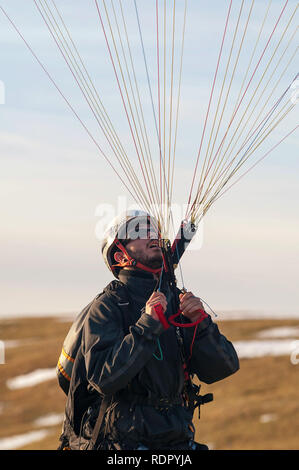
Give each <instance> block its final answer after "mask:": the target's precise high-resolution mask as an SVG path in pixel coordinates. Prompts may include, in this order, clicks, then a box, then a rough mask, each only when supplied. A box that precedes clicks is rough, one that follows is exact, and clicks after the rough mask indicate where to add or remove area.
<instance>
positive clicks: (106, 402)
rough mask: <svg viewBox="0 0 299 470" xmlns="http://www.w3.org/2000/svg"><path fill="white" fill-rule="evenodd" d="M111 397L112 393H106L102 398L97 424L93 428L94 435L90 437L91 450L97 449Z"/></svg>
mask: <svg viewBox="0 0 299 470" xmlns="http://www.w3.org/2000/svg"><path fill="white" fill-rule="evenodd" d="M111 398H112V396H111V395H105V396H104V398H103V400H102V403H101V406H100V411H99V414H98V417H97V420H96V424H95V426H94V428H93V432H92V436H91V439H90V450H96V444H97V440H98V437H99V434H100V431H101V427H102V422H103V419H104V416H105V413H106V410H107V408H108V405H109V402H110V400H111Z"/></svg>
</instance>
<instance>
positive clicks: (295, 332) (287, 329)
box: [257, 326, 299, 338]
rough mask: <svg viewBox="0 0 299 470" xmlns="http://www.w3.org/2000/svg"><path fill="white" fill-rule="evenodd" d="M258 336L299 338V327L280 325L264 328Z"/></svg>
mask: <svg viewBox="0 0 299 470" xmlns="http://www.w3.org/2000/svg"><path fill="white" fill-rule="evenodd" d="M257 337H258V338H299V327H296V326H280V327H277V328H269V329H267V330H262V331H260V332H259V333H258V334H257Z"/></svg>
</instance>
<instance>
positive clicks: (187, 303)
mask: <svg viewBox="0 0 299 470" xmlns="http://www.w3.org/2000/svg"><path fill="white" fill-rule="evenodd" d="M180 301H181V303H180V309H181V310H182V313H183V315H185V317H187V318H188V319H189V320H190V321H191V322H192V323H193V322H196V321H197V320H199V318H200V317H201V316H202V311H204V307H203V305H202V302H201V300H200V298H199V297H195V295H193V293H192V292H186V294H180Z"/></svg>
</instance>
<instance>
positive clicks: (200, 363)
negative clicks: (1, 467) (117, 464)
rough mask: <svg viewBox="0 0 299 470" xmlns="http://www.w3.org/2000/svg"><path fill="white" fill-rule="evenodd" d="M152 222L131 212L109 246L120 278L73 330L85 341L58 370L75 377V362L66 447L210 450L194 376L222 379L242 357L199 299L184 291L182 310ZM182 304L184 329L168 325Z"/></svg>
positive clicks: (110, 262)
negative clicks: (204, 441)
mask: <svg viewBox="0 0 299 470" xmlns="http://www.w3.org/2000/svg"><path fill="white" fill-rule="evenodd" d="M152 220H153V218H150V216H149V215H148V214H146V213H142V212H138V211H137V212H136V211H133V212H128V213H127V214H126V215H125V217H121V218H119V219H118V220H116V221H115V222H114V224H112V227H111V228H110V230H108V232H107V235H106V236H105V238H104V240H103V245H102V253H103V256H104V260H105V262H106V264H107V266H108V267H109V269H110V270H111V271H112V272H113V274H114V275H115V277H116V278H117V279H118V280H115V281H113V282H112V283H111V284H110V285H109V286H108V287H107V288H106V289H105V291H104V293H103V294H101V295H99V296H98V297H97V298H96V299H94V300H93V301H92V302H91V303H90V304H89V305H88V306H87V307H86V308H85V310H84V311H83V313H81V316H79V317H78V319H77V321H76V323H75V326H73V327H72V330H71V332H70V333H69V337H70V336H71V337H73V338H74V337H75V336H76V334H77V340H78V338H79V340H78V341H80V345H79V349H78V352H77V354H76V357H75V358H71V357H68V358H67V354H65V353H64V358H63V360H64V364H65V363H67V362H68V364H66V365H65V366H63V364H62V362H61V363H60V366H59V367H60V370H61V371H64V375H65V377H66V376H67V373H66V371H67V367H68V366H70V361H72V364H71V365H72V372H71V377H70V383H69V391H68V398H67V404H66V413H65V422H64V431H63V434H62V437H61V441H62V444H61V448H68V447H69V448H71V449H80V448H81V449H85V448H94V449H108V450H127V449H137V450H138V449H159V450H163V449H165V450H166V449H168V450H176V449H178V450H181V449H201V448H206V449H207V447H206V446H203V445H200V444H196V443H195V442H194V427H193V424H192V418H193V413H194V409H195V407H196V406H198V405H200V403H202V402H204V397H201V396H199V394H198V393H197V391H196V388H195V387H193V386H192V381H191V378H192V377H193V376H194V375H196V376H197V377H198V379H199V380H200V381H202V382H204V383H207V384H210V383H213V382H216V381H218V380H222V379H224V378H225V377H228V376H229V375H231V374H233V373H234V372H236V371H237V370H238V368H239V361H238V357H237V354H236V352H235V350H234V348H233V346H232V344H231V343H230V342H229V341H228V340H227V339H226V338H225V337H224V336H223V335H221V334H220V332H219V330H218V327H217V325H216V324H215V323H213V321H212V319H211V317H210V316H209V315H207V314H206V313H205V312H204V315H203V311H204V308H203V305H202V303H201V301H200V299H199V298H198V297H196V296H195V295H193V294H192V293H191V292H187V293H181V294H180V295H179V302H180V305H179V306H176V304H175V299H174V297H175V295H174V293H173V290H172V289H170V286H169V284H168V283H167V282H166V280H165V279H164V276H163V275H162V278H160V276H161V268H162V264H163V256H162V251H161V248H160V246H159V242H158V241H159V236H160V235H159V230H158V224H157V223H154V229H153V227H152V224H151V221H152ZM157 307H158V309H159V310H160V314H159V310H158V309H157ZM177 307H179V308H180V310H181V311H182V314H181V315H180V317H181V319H180V322H181V325H182V327H175V326H173V324H171V322H169V323H168V320H169V319H170V317H171V316H172V315H174V314H176V313H177V312H176V311H174V309H177ZM161 312H163V321H162V322H161ZM202 318H203V319H202ZM165 319H166V324H165ZM193 323H194V326H192V324H193ZM78 331H80V335H78ZM63 367H64V369H63Z"/></svg>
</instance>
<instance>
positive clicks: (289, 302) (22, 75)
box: [0, 0, 299, 314]
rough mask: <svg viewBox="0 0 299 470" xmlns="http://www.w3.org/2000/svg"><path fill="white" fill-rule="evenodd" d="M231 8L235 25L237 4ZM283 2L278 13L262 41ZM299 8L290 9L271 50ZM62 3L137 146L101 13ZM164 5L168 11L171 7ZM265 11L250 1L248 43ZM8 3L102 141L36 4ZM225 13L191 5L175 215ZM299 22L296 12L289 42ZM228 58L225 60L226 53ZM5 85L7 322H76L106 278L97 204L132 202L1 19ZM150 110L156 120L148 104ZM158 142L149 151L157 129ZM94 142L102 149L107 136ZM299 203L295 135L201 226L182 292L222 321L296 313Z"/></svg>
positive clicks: (0, 67) (110, 104)
mask: <svg viewBox="0 0 299 470" xmlns="http://www.w3.org/2000/svg"><path fill="white" fill-rule="evenodd" d="M99 3H100V4H101V2H99ZM107 3H109V2H107ZM233 3H234V9H233V11H232V15H234V16H233V18H235V17H236V13H237V8H238V7H239V6H240V2H239V1H235V2H233ZM284 3H285V2H283V1H278V0H277V1H273V2H272V7H271V13H270V16H269V19H268V22H267V24H266V26H265V30H264V40H265V38H266V37H267V35H268V36H269V34H270V32H271V25H272V28H273V24H274V23H273V20H274V18H277V16H278V14H279V11H280V10H281V8H282V6H283V5H284ZM296 3H297V2H296V1H289V4H288V7H287V10H286V15H285V17H283V19H282V23H281V26H280V29H279V30H278V35H277V37H276V42H277V41H278V39H279V37H280V36H281V34H282V31H283V29H284V27H285V26H286V24H287V19H288V18H289V17H290V15H291V12H292V11H293V10H294V8H295V6H296ZM57 4H58V6H60V7H61V8H62V11H63V13H64V18H65V20H66V21H67V22H68V24H70V25H71V32H72V34H73V36H74V39H75V40H76V42H77V44H78V45H79V47H80V51H81V53H82V56H83V57H84V60H85V61H86V64H87V66H88V69H89V70H90V72H91V74H92V76H93V77H94V78H95V81H96V84H97V86H98V87H99V90H100V93H101V97H102V98H103V101H104V103H105V105H106V107H107V109H108V111H109V113H110V114H111V118H112V120H113V122H115V123H117V129H118V132H119V134H120V136H121V137H122V139H123V140H124V142H125V143H126V144H127V145H128V148H129V149H130V145H131V144H130V143H129V141H128V129H127V125H126V122H125V119H124V116H123V111H122V109H121V103H120V100H119V96H118V94H117V88H116V85H115V83H114V81H113V74H112V71H111V65H110V64H109V61H108V57H107V52H106V49H105V45H104V40H103V36H102V33H101V31H100V28H99V22H98V18H97V17H96V13H95V6H94V2H92V1H83V0H77V1H76V2H74V1H70V0H65V1H62V0H61V1H57ZM123 4H124V5H125V6H126V11H127V13H128V22H129V25H130V30H131V31H132V41H133V44H134V45H135V44H136V64H137V67H136V68H137V69H138V71H139V75H138V80H139V82H140V86H141V90H142V91H143V93H146V92H147V88H146V87H147V84H146V80H145V78H146V77H145V73H144V68H143V64H142V57H141V55H138V51H137V45H138V42H137V41H138V36H137V29H136V23H135V19H134V17H133V13H132V14H130V11H131V10H130V9H132V5H133V2H132V1H131V0H126V1H124V2H123ZM160 4H161V8H162V5H163V2H160ZM250 4H251V2H250V1H249V0H246V1H245V12H246V11H248V8H249V6H250ZM267 4H268V2H266V1H261V0H257V1H256V3H255V7H254V8H255V9H254V10H253V17H252V21H251V23H250V27H249V32H248V34H249V38H252V41H253V40H254V38H255V37H256V35H257V31H258V28H259V25H260V22H261V19H262V15H263V14H264V12H265V8H266V6H267ZM1 5H2V6H3V8H5V9H6V11H7V13H8V14H9V15H10V16H11V18H12V19H13V20H14V21H15V22H16V24H17V25H18V26H19V27H20V29H21V30H22V33H24V35H25V36H26V39H27V40H28V41H29V42H30V44H31V45H32V47H33V48H34V50H35V51H36V52H37V53H38V55H39V57H40V58H41V60H42V61H43V62H44V63H45V64H46V65H47V67H48V69H49V71H50V73H51V74H53V76H55V79H57V82H58V83H59V85H60V86H61V87H62V89H63V91H64V92H65V93H66V95H67V96H68V97H69V98H70V99H71V102H72V104H74V105H75V107H76V109H78V110H79V111H80V113H81V115H82V116H83V118H84V119H86V122H87V123H88V125H89V126H90V128H91V129H93V130H95V132H96V127H95V124H94V120H93V119H92V117H91V116H90V113H89V112H88V110H87V109H86V106H85V105H84V102H83V100H82V98H81V97H80V94H79V92H78V91H77V89H76V87H75V86H74V84H73V79H72V77H71V76H70V74H69V72H68V70H67V69H66V68H65V66H64V64H63V61H62V60H61V58H60V57H59V55H58V51H57V49H56V48H55V47H54V46H53V41H51V38H50V37H49V33H48V31H47V30H46V28H45V25H44V24H43V23H42V21H41V19H40V17H39V16H38V14H37V11H36V8H35V7H34V3H33V2H31V1H27V2H24V1H20V0H9V1H8V0H6V1H5V0H2V2H1ZM154 5H155V2H154V1H142V0H139V1H138V6H139V8H140V16H141V21H142V24H143V26H144V40H145V45H146V49H147V53H148V60H149V66H150V70H151V71H154V70H155V64H154V55H153V51H154V48H153V44H154V43H153V40H152V34H151V31H152V29H153V28H152V26H153V25H154V22H153V21H154V19H153V18H154V17H153V14H154V11H153V10H154V8H153V7H154ZM183 5H184V2H183V1H182V0H180V1H178V2H177V8H178V13H179V17H180V18H181V17H182V16H181V14H182V9H183V8H182V7H183ZM211 5H212V6H211ZM227 5H228V2H223V1H222V0H221V1H220V0H218V1H214V2H207V1H204V0H202V1H197V0H189V2H188V13H187V15H188V16H187V31H186V47H185V56H184V73H183V88H182V101H181V121H180V128H179V134H178V152H177V169H178V171H177V174H176V189H175V196H174V202H175V203H177V204H183V203H185V202H186V200H187V196H188V188H190V183H191V178H192V169H193V168H194V162H195V159H196V155H197V151H198V147H199V141H200V135H201V131H202V125H203V117H204V113H205V110H206V106H207V97H208V94H209V91H210V88H211V82H212V76H213V72H214V69H215V63H216V60H217V54H218V51H219V46H220V39H221V33H222V30H223V27H224V17H225V12H226V9H227ZM132 12H133V10H132ZM180 21H181V20H180ZM297 23H298V15H297V16H296V17H295V19H294V21H293V27H290V30H289V33H288V35H287V36H286V38H285V41H284V44H285V45H286V44H287V41H288V38H289V37H290V35H291V34H292V32H293V30H294V28H295V26H296V24H297ZM179 25H180V23H178V28H179ZM229 34H230V35H231V34H232V29H230V30H229ZM229 37H231V36H229ZM295 43H296V41H294V44H293V48H291V49H290V54H291V53H292V52H293V51H294V48H295V46H296V44H295ZM250 44H252V43H251V42H250V40H249V43H248V45H246V46H245V49H244V54H243V56H242V57H241V62H240V64H241V67H240V68H241V70H242V68H243V67H245V64H246V58H248V53H249V50H250ZM271 50H272V52H273V48H272V49H271ZM282 50H283V48H282ZM139 52H140V51H139ZM225 53H226V54H228V48H226V49H225ZM260 53H261V49H260ZM267 57H268V58H269V57H270V52H269V55H268V56H267ZM286 61H287V58H286ZM286 61H285V62H284V63H282V65H281V69H280V70H282V69H283V66H284V65H283V64H286ZM243 64H244V65H243ZM297 64H298V61H297V63H296V61H294V62H293V65H292V66H291V67H290V68H289V71H288V73H287V74H286V76H285V77H284V79H283V80H282V83H281V84H280V86H279V89H278V90H277V93H278V94H276V95H275V96H276V97H278V96H280V94H281V93H282V92H283V91H284V90H285V88H286V87H287V86H288V84H289V83H290V81H291V79H292V78H293V77H294V76H295V74H296V72H297V71H298V70H297V69H296V65H297ZM221 73H222V74H223V71H222V72H221ZM277 74H278V72H277ZM277 74H276V77H278V75H277ZM0 80H1V81H2V82H3V83H4V85H5V89H6V102H5V104H4V105H1V106H0V116H1V117H0V155H1V234H0V237H1V255H0V256H1V268H2V269H1V274H0V276H1V305H0V314H1V313H7V312H8V313H10V312H11V313H14V312H28V313H30V312H33V313H38V312H41V313H43V312H60V311H61V312H66V311H79V310H80V309H81V307H82V306H84V305H85V304H86V303H88V302H89V301H90V299H91V298H92V297H93V296H94V295H95V294H96V293H97V292H99V291H100V290H101V288H102V287H103V286H104V285H105V284H106V283H107V282H109V280H110V279H111V275H110V273H109V272H108V271H107V270H106V268H105V266H104V264H103V262H102V260H101V256H100V242H99V240H97V239H96V236H95V228H96V224H97V221H98V220H97V217H96V216H95V211H96V208H97V207H98V206H99V204H103V203H106V204H114V205H115V206H116V205H117V198H118V197H119V196H125V195H126V191H125V190H124V188H123V187H122V186H121V184H120V183H119V181H118V180H117V177H116V176H115V175H114V173H113V172H112V170H111V169H109V168H108V165H107V164H106V162H105V161H104V160H103V158H102V157H101V156H100V155H98V153H97V149H96V148H95V146H94V145H93V143H92V142H91V141H90V140H89V138H88V136H87V135H86V134H85V132H84V130H83V129H82V128H81V127H80V124H79V123H78V122H77V121H76V120H75V119H74V117H73V116H72V114H71V113H70V111H69V110H68V109H67V107H66V105H65V103H64V102H63V100H62V99H61V97H60V96H59V94H58V93H57V91H56V90H55V88H54V87H53V86H52V84H51V83H50V82H49V80H48V78H47V77H46V75H45V74H44V72H43V71H42V70H41V68H40V67H39V66H38V64H37V63H36V62H35V61H34V59H33V58H32V56H31V55H30V53H29V52H28V50H27V49H26V47H25V45H24V43H22V41H21V40H20V39H19V38H18V37H17V35H16V33H15V32H14V31H13V29H12V28H11V26H10V25H9V23H8V21H7V19H6V18H4V16H3V15H2V14H1V12H0ZM238 80H239V79H238V76H237V82H238ZM153 86H154V79H153ZM279 91H280V94H279ZM273 99H274V98H273ZM147 103H148V108H147V111H148V116H149V121H150V119H151V117H150V102H149V100H148V101H147ZM273 103H274V101H273ZM297 122H298V110H297V109H296V110H295V111H293V112H292V114H291V115H290V116H289V117H288V118H287V120H286V121H284V123H283V124H282V125H281V127H280V128H279V129H277V130H276V131H275V134H273V136H272V137H271V139H269V143H268V144H267V145H265V147H264V149H265V151H267V150H268V148H270V146H271V144H272V145H273V144H275V143H276V142H277V141H279V140H280V138H282V137H283V136H284V135H285V134H286V133H287V132H288V131H289V130H291V129H292V128H293V127H294V126H295V125H296V124H297ZM150 132H151V134H150V136H151V140H152V141H154V139H155V132H154V126H153V125H152V126H151V127H150ZM97 135H99V134H97ZM99 141H100V142H101V145H103V147H105V148H106V144H105V142H104V139H103V138H102V137H101V136H100V137H99ZM261 155H262V153H260V156H261ZM298 199H299V198H298V132H297V133H296V134H293V135H292V136H291V137H290V138H289V139H288V141H287V142H285V143H283V144H282V145H281V146H280V147H279V148H278V149H276V150H275V151H274V152H273V153H272V154H271V155H270V156H269V157H268V158H267V159H266V160H265V161H264V162H263V163H262V164H261V165H259V166H258V167H256V168H255V169H254V170H253V172H252V173H251V174H250V175H248V176H247V177H246V178H245V179H244V180H243V181H242V182H240V184H238V185H236V186H235V187H234V188H233V189H232V190H231V192H230V193H228V194H226V195H225V197H223V199H222V200H220V201H218V202H217V203H216V204H215V206H214V208H212V209H211V212H210V213H209V214H208V215H207V217H206V220H205V222H204V227H203V245H202V248H201V249H200V250H198V251H194V250H193V251H190V252H188V253H186V254H185V256H184V259H183V263H182V264H183V273H184V280H185V284H186V287H188V288H190V289H192V290H193V291H194V292H196V293H198V294H200V295H201V296H202V297H203V298H204V299H205V300H207V301H208V303H209V304H210V305H211V306H213V307H214V308H215V309H217V311H218V312H221V310H223V309H224V310H229V309H254V310H259V309H262V310H267V311H269V310H272V309H273V310H276V311H281V312H282V313H284V312H286V313H287V312H294V311H298V302H299V295H298V288H297V284H298V234H299V223H298V202H299V201H298ZM179 282H180V277H179Z"/></svg>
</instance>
